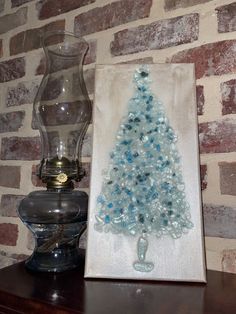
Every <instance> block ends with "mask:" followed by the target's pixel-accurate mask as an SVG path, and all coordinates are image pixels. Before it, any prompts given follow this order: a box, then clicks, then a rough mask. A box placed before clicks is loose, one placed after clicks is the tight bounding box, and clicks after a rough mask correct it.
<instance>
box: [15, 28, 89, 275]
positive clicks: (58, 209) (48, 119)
mask: <svg viewBox="0 0 236 314" xmlns="http://www.w3.org/2000/svg"><path fill="white" fill-rule="evenodd" d="M43 48H44V51H45V55H46V61H47V66H46V71H45V74H44V77H43V80H42V83H41V85H40V87H39V90H38V93H37V95H36V98H35V102H34V115H35V117H36V119H37V122H38V126H39V131H40V135H41V144H42V145H41V146H42V159H41V164H40V167H39V174H38V175H39V177H40V178H41V180H42V181H43V182H44V183H46V185H47V190H46V191H36V192H31V193H30V194H29V195H28V196H27V197H26V198H25V199H23V201H22V202H21V203H20V206H19V209H18V212H19V216H20V218H21V219H22V221H23V222H24V223H25V224H26V225H27V227H28V228H29V229H30V230H31V231H32V232H33V234H34V236H35V240H36V247H35V250H34V252H33V254H32V256H31V257H30V258H29V259H28V260H27V261H26V266H27V267H28V268H30V269H31V270H36V271H51V272H59V271H64V270H67V269H71V268H74V267H77V266H78V265H79V263H80V259H79V254H78V242H79V238H80V236H81V234H82V233H83V231H84V229H85V228H86V220H87V203H88V196H87V194H86V193H85V192H81V191H73V188H74V185H73V181H74V180H76V181H79V180H80V179H81V178H82V177H83V176H84V171H83V170H82V167H81V150H82V142H83V138H84V135H85V133H86V130H87V127H88V125H89V123H90V120H91V103H90V100H89V97H88V93H87V90H86V87H85V84H84V79H83V69H82V62H83V59H84V56H85V54H86V51H87V49H88V44H87V43H86V42H85V40H84V39H82V38H78V37H76V36H75V35H74V34H71V33H66V32H64V31H55V32H48V33H45V34H44V36H43Z"/></svg>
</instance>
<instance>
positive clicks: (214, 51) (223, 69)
mask: <svg viewBox="0 0 236 314" xmlns="http://www.w3.org/2000/svg"><path fill="white" fill-rule="evenodd" d="M235 50H236V40H223V41H219V42H215V43H210V44H205V45H202V46H199V47H195V48H191V49H187V50H184V51H180V52H178V53H176V54H175V55H173V56H172V58H171V59H170V61H171V62H172V63H195V70H196V78H197V79H200V78H201V77H204V76H211V75H223V74H228V73H235V72H236V54H235ZM167 61H168V60H167Z"/></svg>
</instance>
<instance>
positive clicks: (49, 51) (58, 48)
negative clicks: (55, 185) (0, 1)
mask: <svg viewBox="0 0 236 314" xmlns="http://www.w3.org/2000/svg"><path fill="white" fill-rule="evenodd" d="M43 48H44V51H45V55H46V71H45V74H44V77H43V80H42V83H41V85H40V88H39V90H38V93H37V95H36V98H35V102H34V114H35V117H36V119H37V122H38V127H39V130H40V134H41V143H42V162H41V168H40V177H41V178H42V179H43V180H44V181H48V180H49V181H50V178H51V179H52V180H53V178H55V177H56V176H58V175H59V174H65V175H66V176H67V177H68V178H69V179H75V180H77V179H79V177H80V167H79V165H80V154H81V147H82V141H83V137H84V135H85V132H86V130H87V127H88V125H89V123H90V120H91V103H90V100H89V97H88V93H87V90H86V87H85V83H84V78H83V69H82V64H83V59H84V56H85V54H86V52H87V50H88V44H87V43H86V41H85V40H84V39H82V38H79V37H76V36H75V35H74V34H71V33H67V32H64V31H55V32H48V33H45V34H44V37H43Z"/></svg>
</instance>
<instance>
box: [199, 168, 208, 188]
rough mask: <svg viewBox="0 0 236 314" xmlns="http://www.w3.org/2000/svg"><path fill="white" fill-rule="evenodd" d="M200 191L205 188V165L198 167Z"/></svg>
mask: <svg viewBox="0 0 236 314" xmlns="http://www.w3.org/2000/svg"><path fill="white" fill-rule="evenodd" d="M200 178H201V190H202V191H203V190H205V189H206V188H207V165H201V166H200Z"/></svg>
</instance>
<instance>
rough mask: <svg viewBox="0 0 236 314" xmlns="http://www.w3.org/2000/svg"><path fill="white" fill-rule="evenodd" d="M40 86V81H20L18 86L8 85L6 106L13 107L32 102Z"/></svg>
mask: <svg viewBox="0 0 236 314" xmlns="http://www.w3.org/2000/svg"><path fill="white" fill-rule="evenodd" d="M38 88H39V82H38V81H31V82H20V83H18V84H17V85H16V86H13V87H8V88H7V93H6V106H7V107H11V106H20V105H24V104H32V103H33V102H34V98H35V96H36V93H37V91H38Z"/></svg>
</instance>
